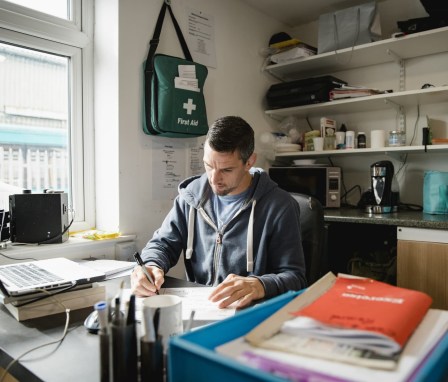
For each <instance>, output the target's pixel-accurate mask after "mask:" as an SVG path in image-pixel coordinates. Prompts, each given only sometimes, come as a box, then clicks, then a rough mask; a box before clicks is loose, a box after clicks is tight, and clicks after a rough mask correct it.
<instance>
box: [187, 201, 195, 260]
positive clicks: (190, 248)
mask: <svg viewBox="0 0 448 382" xmlns="http://www.w3.org/2000/svg"><path fill="white" fill-rule="evenodd" d="M195 216H196V209H195V208H193V207H190V213H189V214H188V238H187V251H186V252H185V257H186V258H187V259H188V260H190V259H191V255H192V254H193V241H194V219H195Z"/></svg>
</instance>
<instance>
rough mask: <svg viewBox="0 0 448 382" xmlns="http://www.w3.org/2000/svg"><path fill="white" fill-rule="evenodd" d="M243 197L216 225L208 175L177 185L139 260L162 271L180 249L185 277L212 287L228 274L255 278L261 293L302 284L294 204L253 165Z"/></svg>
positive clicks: (302, 264)
mask: <svg viewBox="0 0 448 382" xmlns="http://www.w3.org/2000/svg"><path fill="white" fill-rule="evenodd" d="M251 174H252V176H253V181H252V184H251V186H250V191H249V193H248V197H247V200H246V201H245V202H244V203H243V205H242V207H241V208H240V210H239V211H238V212H237V213H236V214H235V216H234V217H233V218H232V219H230V220H229V221H228V222H227V223H226V224H225V225H224V226H223V227H221V229H220V230H218V228H217V224H216V222H215V221H214V216H215V214H214V213H213V210H212V203H211V200H210V199H211V198H210V193H212V192H213V191H212V189H211V187H210V185H209V183H208V179H207V175H206V174H205V173H204V174H203V175H201V176H194V177H191V178H188V179H186V180H184V181H183V182H182V183H181V184H180V185H179V195H178V196H177V197H176V199H175V201H174V206H173V208H172V209H171V211H170V212H169V213H168V215H167V216H166V218H165V220H164V221H163V223H162V226H161V227H160V228H159V229H158V230H157V231H156V232H155V233H154V236H153V237H152V239H151V240H150V241H149V242H148V243H147V245H146V247H145V248H144V249H143V251H142V259H143V261H144V262H145V263H147V264H148V265H155V266H158V267H159V268H161V269H162V270H163V271H164V272H165V273H167V272H168V270H169V269H170V268H171V267H173V266H174V265H175V264H176V263H177V262H178V260H179V257H180V255H181V254H182V253H184V262H185V268H186V273H187V279H188V280H189V281H193V282H196V283H199V284H203V285H208V286H216V285H218V284H219V283H221V282H222V281H223V280H224V279H225V278H226V277H227V275H229V274H230V273H234V274H236V275H240V276H253V277H256V278H258V279H259V280H260V281H261V283H262V284H263V286H264V289H265V298H271V297H273V296H276V295H279V294H282V293H284V292H286V291H289V290H300V289H302V288H304V287H306V278H305V260H304V255H303V249H302V244H301V235H300V222H299V215H300V210H299V206H298V203H297V202H296V201H295V200H294V199H293V198H292V196H291V195H289V194H288V193H287V192H286V191H284V190H282V189H280V188H279V187H278V186H277V184H276V183H274V182H273V181H272V180H271V179H270V178H269V176H268V175H267V174H266V172H264V171H263V170H262V169H258V168H252V169H251Z"/></svg>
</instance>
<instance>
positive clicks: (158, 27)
mask: <svg viewBox="0 0 448 382" xmlns="http://www.w3.org/2000/svg"><path fill="white" fill-rule="evenodd" d="M167 8H168V11H169V13H170V16H171V20H173V24H174V29H175V30H176V34H177V38H178V39H179V42H180V45H181V47H182V51H183V53H184V56H185V58H186V59H187V60H189V61H193V59H192V57H191V54H190V51H189V49H188V46H187V42H186V41H185V38H184V36H183V34H182V30H181V29H180V27H179V24H178V23H177V20H176V18H175V17H174V13H173V10H172V9H171V6H170V5H169V4H167V2H166V1H165V0H164V1H163V4H162V8H161V9H160V13H159V17H158V19H157V23H156V27H155V29H154V34H153V36H152V39H151V41H150V42H149V51H148V58H147V60H146V70H148V69H149V65H151V63H152V58H153V57H154V54H155V53H156V50H157V46H158V45H159V41H160V33H161V31H162V25H163V20H164V19H165V13H166V9H167Z"/></svg>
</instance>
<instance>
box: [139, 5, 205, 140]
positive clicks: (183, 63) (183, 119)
mask: <svg viewBox="0 0 448 382" xmlns="http://www.w3.org/2000/svg"><path fill="white" fill-rule="evenodd" d="M167 8H168V10H169V12H170V15H171V19H172V20H173V23H174V27H175V30H176V33H177V36H178V38H179V41H180V43H181V47H182V50H183V53H184V55H185V59H184V58H179V57H173V56H168V55H164V54H155V51H156V49H157V45H158V43H159V37H160V32H161V29H162V24H163V19H164V17H165V11H166V9H167ZM207 74H208V70H207V67H206V66H204V65H201V64H198V63H196V62H193V60H192V58H191V54H190V52H189V50H188V47H187V44H186V42H185V39H184V38H183V35H182V32H181V30H180V28H179V25H178V24H177V21H176V19H175V18H174V15H173V12H172V10H171V6H170V5H169V4H167V3H166V2H165V1H164V2H163V5H162V9H161V10H160V14H159V18H158V20H157V24H156V28H155V31H154V36H153V39H152V40H151V42H150V49H149V53H148V58H147V60H146V64H145V102H144V109H145V110H144V111H145V113H144V124H143V131H144V132H145V133H146V134H148V135H158V136H163V137H173V138H186V137H198V136H202V135H206V134H207V131H208V123H207V112H206V107H205V98H204V91H203V90H204V84H205V80H206V78H207Z"/></svg>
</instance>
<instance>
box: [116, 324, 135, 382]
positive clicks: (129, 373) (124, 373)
mask: <svg viewBox="0 0 448 382" xmlns="http://www.w3.org/2000/svg"><path fill="white" fill-rule="evenodd" d="M111 332H112V373H113V379H112V380H113V381H114V382H119V381H126V382H128V381H132V382H136V381H137V373H138V370H137V333H136V328H135V324H131V325H124V324H121V325H120V324H112V325H111Z"/></svg>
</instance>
